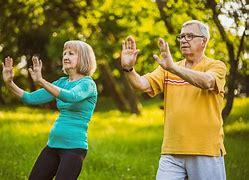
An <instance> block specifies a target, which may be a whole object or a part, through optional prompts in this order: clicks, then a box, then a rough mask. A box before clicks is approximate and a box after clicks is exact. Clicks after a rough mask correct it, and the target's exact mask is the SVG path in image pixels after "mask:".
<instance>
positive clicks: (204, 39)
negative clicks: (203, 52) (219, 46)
mask: <svg viewBox="0 0 249 180" xmlns="http://www.w3.org/2000/svg"><path fill="white" fill-rule="evenodd" d="M206 43H207V38H206V37H205V38H202V43H201V45H202V46H203V47H204V46H205V45H206Z"/></svg>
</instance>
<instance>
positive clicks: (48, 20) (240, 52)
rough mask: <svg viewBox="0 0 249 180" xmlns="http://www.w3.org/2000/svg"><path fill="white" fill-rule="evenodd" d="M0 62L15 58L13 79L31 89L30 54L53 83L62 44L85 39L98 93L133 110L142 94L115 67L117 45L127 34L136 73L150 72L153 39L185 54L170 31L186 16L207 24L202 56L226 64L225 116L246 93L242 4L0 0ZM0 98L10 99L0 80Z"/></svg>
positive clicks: (234, 0) (248, 74)
mask: <svg viewBox="0 0 249 180" xmlns="http://www.w3.org/2000/svg"><path fill="white" fill-rule="evenodd" d="M0 7H1V11H0V17H1V18H0V27H1V28H0V61H3V59H4V57H6V56H8V55H10V56H12V57H13V58H14V61H15V69H14V70H15V81H16V83H17V84H18V85H20V86H21V87H23V88H24V89H26V90H31V91H33V90H35V89H36V88H38V87H36V86H35V85H34V84H33V82H32V81H31V79H30V77H29V75H28V72H27V68H28V67H29V66H30V65H31V61H30V59H31V57H32V55H34V54H36V55H39V56H40V57H41V59H42V60H43V64H44V67H43V70H44V73H43V74H44V77H45V78H46V79H47V80H49V81H53V80H55V79H57V78H58V77H59V76H61V75H63V74H62V72H61V57H62V50H63V44H64V42H65V41H67V40H70V39H80V40H83V41H86V42H87V43H89V44H90V45H91V46H92V47H93V49H94V51H95V54H96V58H97V63H98V70H97V72H96V73H95V74H94V79H95V80H96V82H97V85H98V90H99V94H100V97H111V98H112V99H113V100H114V101H115V102H116V105H117V108H119V109H120V110H121V111H128V112H131V113H136V114H139V113H140V111H141V105H140V99H141V97H142V96H141V94H139V93H136V92H134V90H133V89H132V88H131V87H130V85H129V83H128V82H127V79H126V78H125V76H124V74H123V72H122V71H120V63H119V61H120V51H121V43H122V40H124V39H125V38H126V37H127V36H128V35H133V36H134V37H135V39H136V41H137V47H138V49H140V53H139V57H138V62H137V65H136V70H137V71H138V72H139V73H140V74H144V73H147V72H149V71H152V70H153V69H154V68H156V67H157V63H156V62H155V61H154V59H153V58H152V55H153V54H154V53H158V48H157V40H158V38H159V37H163V38H164V39H165V40H166V41H168V43H169V45H170V50H171V52H172V55H173V56H174V60H175V61H179V60H181V59H182V58H183V57H182V55H181V53H180V51H179V44H178V43H177V41H176V35H177V34H179V32H180V30H181V25H182V24H183V23H184V22H185V21H187V20H191V19H197V20H201V21H203V22H205V23H207V24H208V25H209V26H210V33H211V40H210V42H209V44H208V47H207V51H206V54H207V56H209V57H211V58H215V59H219V60H222V61H224V62H225V63H226V65H227V67H228V76H227V85H226V105H225V108H224V111H223V116H224V117H227V116H228V114H229V113H230V111H231V108H232V105H233V99H234V96H248V94H249V61H248V46H249V45H248V33H249V32H248V23H249V22H248V13H247V12H248V8H249V7H248V5H246V1H245V0H230V1H215V0H207V1H205V0H185V1H183V0H154V1H153V0H152V1H151V0H140V1H128V0H123V1H114V0H85V1H80V0H67V1H66V0H54V1H48V0H39V1H38V0H18V1H13V0H6V1H5V2H4V1H0ZM0 85H1V86H0V88H1V89H0V103H1V104H4V103H16V102H17V99H15V98H13V97H12V96H10V95H9V94H8V91H7V89H6V88H5V86H4V85H3V82H2V78H0Z"/></svg>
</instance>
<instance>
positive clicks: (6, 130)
mask: <svg viewBox="0 0 249 180" xmlns="http://www.w3.org/2000/svg"><path fill="white" fill-rule="evenodd" d="M159 105H161V104H160V102H159V101H157V100H150V101H148V102H147V101H146V102H145V103H143V106H144V108H143V111H142V115H141V116H136V115H130V114H127V113H120V112H119V111H117V110H116V109H115V108H111V106H109V104H108V105H107V103H103V102H101V100H100V102H99V104H98V107H97V111H96V112H95V114H94V116H93V118H92V120H91V122H90V124H89V131H88V132H89V134H88V137H89V151H88V155H87V158H86V160H85V162H84V168H83V171H82V173H81V175H80V178H79V179H84V180H110V179H111V180H129V179H136V180H150V179H151V180H153V179H155V174H156V171H157V166H158V160H159V157H160V148H161V143H162V137H163V111H162V110H160V109H159V108H158V107H159ZM107 106H108V108H107ZM57 115H58V112H55V111H52V110H42V109H38V108H30V107H24V106H21V107H0V180H19V179H27V177H28V174H29V172H30V170H31V168H32V166H33V163H34V162H35V160H36V158H37V156H38V154H39V153H40V151H41V149H42V148H43V147H44V146H45V145H46V142H47V137H48V133H49V130H50V128H51V126H52V124H53V122H54V119H55V118H56V116H57ZM225 145H226V149H227V152H228V154H227V156H226V157H225V161H226V169H227V179H228V180H246V179H248V177H249V158H248V155H249V98H241V99H238V98H237V99H235V103H234V107H233V111H232V113H231V115H230V116H229V118H228V119H227V121H226V123H225Z"/></svg>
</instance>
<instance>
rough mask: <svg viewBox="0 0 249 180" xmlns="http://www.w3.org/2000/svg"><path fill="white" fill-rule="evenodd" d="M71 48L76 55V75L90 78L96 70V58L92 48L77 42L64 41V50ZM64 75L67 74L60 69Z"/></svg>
mask: <svg viewBox="0 0 249 180" xmlns="http://www.w3.org/2000/svg"><path fill="white" fill-rule="evenodd" d="M67 48H72V49H74V50H75V51H76V53H77V54H78V61H77V65H76V70H77V73H79V74H83V75H85V76H91V75H92V74H93V73H94V72H95V70H96V66H97V65H96V58H95V54H94V52H93V49H92V47H91V46H90V45H89V44H87V43H85V42H83V41H79V40H70V41H66V42H65V44H64V49H67ZM62 70H63V72H64V73H65V74H67V72H66V71H65V69H64V68H63V69H62Z"/></svg>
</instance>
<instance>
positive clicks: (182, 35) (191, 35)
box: [176, 33, 206, 42]
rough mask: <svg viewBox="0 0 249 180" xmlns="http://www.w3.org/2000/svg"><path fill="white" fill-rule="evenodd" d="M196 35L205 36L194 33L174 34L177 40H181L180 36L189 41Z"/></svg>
mask: <svg viewBox="0 0 249 180" xmlns="http://www.w3.org/2000/svg"><path fill="white" fill-rule="evenodd" d="M196 37H201V38H206V37H205V36H200V35H195V34H192V33H189V34H180V35H178V36H176V39H177V41H179V42H180V41H181V40H182V38H184V39H185V40H186V41H191V40H193V39H194V38H196Z"/></svg>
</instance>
